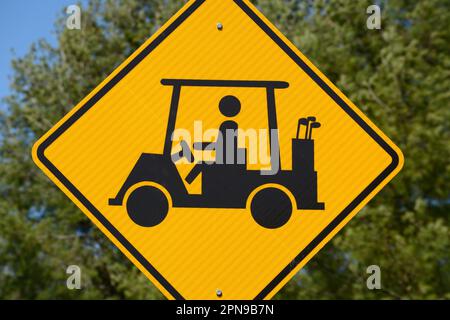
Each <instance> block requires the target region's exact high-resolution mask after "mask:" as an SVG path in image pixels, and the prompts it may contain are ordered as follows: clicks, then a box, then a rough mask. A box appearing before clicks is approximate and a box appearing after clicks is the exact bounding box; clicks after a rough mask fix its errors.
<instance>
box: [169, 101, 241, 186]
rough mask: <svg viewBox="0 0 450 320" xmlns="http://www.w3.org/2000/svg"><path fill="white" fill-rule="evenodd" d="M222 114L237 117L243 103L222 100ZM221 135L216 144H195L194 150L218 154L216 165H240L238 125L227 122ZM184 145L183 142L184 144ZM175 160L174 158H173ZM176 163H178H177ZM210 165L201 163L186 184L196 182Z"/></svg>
mask: <svg viewBox="0 0 450 320" xmlns="http://www.w3.org/2000/svg"><path fill="white" fill-rule="evenodd" d="M219 109H220V112H221V113H222V114H223V115H224V116H226V117H228V118H233V117H236V116H237V115H238V114H239V112H240V111H241V102H240V101H239V99H238V98H236V97H235V96H226V97H223V98H222V100H220V103H219ZM219 132H220V134H219V135H218V138H217V141H216V142H215V143H209V142H206V143H203V142H200V143H194V149H199V150H212V149H214V150H215V152H216V161H215V164H216V165H219V164H223V163H224V162H226V163H227V164H237V163H238V148H237V146H238V136H237V134H238V124H237V123H236V122H235V121H232V120H227V121H224V122H223V123H222V125H221V126H220V128H219ZM182 143H183V142H182ZM172 160H173V157H172ZM175 162H176V161H175ZM208 165H211V164H210V163H206V164H204V163H202V162H199V163H197V164H196V165H195V167H194V168H193V169H192V171H191V172H190V173H189V175H188V176H187V177H186V182H188V183H189V184H191V183H192V182H194V180H195V179H196V178H197V177H198V176H199V175H200V173H202V172H203V170H204V168H206V167H207V166H208Z"/></svg>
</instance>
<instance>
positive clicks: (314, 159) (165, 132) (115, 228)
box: [33, 0, 403, 299]
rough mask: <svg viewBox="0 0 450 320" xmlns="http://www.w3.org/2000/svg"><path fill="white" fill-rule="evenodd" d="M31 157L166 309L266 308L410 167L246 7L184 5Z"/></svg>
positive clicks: (218, 2)
mask: <svg viewBox="0 0 450 320" xmlns="http://www.w3.org/2000/svg"><path fill="white" fill-rule="evenodd" d="M33 158H34V160H35V162H36V163H37V164H38V166H39V167H40V168H41V169H42V170H43V171H44V172H45V173H46V174H47V175H48V176H49V177H50V179H52V180H53V181H54V182H55V183H56V184H57V185H58V187H60V188H61V189H62V190H63V191H64V192H65V193H66V194H67V195H68V196H69V197H70V198H71V199H72V200H73V201H74V202H75V203H76V204H77V205H78V206H79V207H80V209H81V210H83V212H84V213H85V214H86V215H88V216H89V218H90V219H91V220H92V221H93V222H94V223H95V224H96V225H97V226H98V227H99V228H100V229H101V230H102V231H103V232H104V233H105V234H106V235H107V236H108V237H109V238H110V239H111V241H113V242H114V243H115V244H116V245H117V246H118V247H119V248H120V249H121V250H122V251H123V253H124V254H125V255H127V257H128V258H129V259H130V260H132V261H133V263H134V264H135V265H136V266H137V267H138V268H139V269H140V270H141V271H142V272H143V273H145V274H146V276H147V277H148V278H149V279H150V280H151V281H152V282H153V283H155V284H156V286H157V287H158V288H159V289H160V290H161V291H162V292H163V293H164V294H165V295H166V296H167V297H168V298H175V299H183V298H185V299H254V298H257V299H263V298H266V299H269V298H271V297H272V296H273V295H274V294H275V293H276V292H277V291H278V290H279V289H280V288H281V287H282V286H283V285H284V284H285V283H286V282H287V281H288V280H289V279H290V278H291V277H292V276H293V275H294V274H295V273H296V272H298V271H299V270H300V268H302V267H303V266H304V265H305V264H306V263H307V262H308V260H310V259H311V258H312V257H313V256H314V255H315V254H316V253H317V252H318V251H319V250H320V249H321V248H322V247H323V246H324V245H325V244H326V243H327V242H328V241H329V240H330V239H331V238H332V237H333V236H334V235H335V234H336V233H337V232H338V231H339V230H340V229H341V228H342V227H343V226H344V225H345V224H346V223H347V222H348V221H349V220H350V219H351V218H352V217H353V216H354V215H355V214H356V213H357V212H358V211H359V210H360V209H361V208H362V207H363V206H364V205H365V204H366V203H367V202H368V201H369V200H370V199H371V198H372V197H373V196H374V195H375V194H376V193H377V192H378V191H380V189H381V188H382V187H383V186H385V185H386V183H387V182H388V181H389V180H391V179H392V178H393V177H394V176H395V174H397V173H398V172H399V171H400V168H401V166H402V164H403V157H402V154H401V152H400V150H399V149H398V148H397V147H396V146H395V145H394V144H393V143H392V142H391V141H390V140H389V138H387V137H386V136H385V135H384V134H383V133H382V132H381V131H380V130H379V129H378V128H377V127H375V125H374V124H372V122H370V120H368V119H367V118H366V117H365V116H364V115H363V114H362V112H361V111H360V110H358V109H357V107H356V106H355V105H353V104H352V102H351V101H349V100H348V98H346V97H345V96H344V95H343V94H342V93H341V92H340V91H339V90H338V89H337V88H336V87H335V86H334V85H333V84H332V83H331V82H330V81H329V80H328V79H327V78H326V77H325V76H324V75H323V74H322V73H320V71H319V70H318V69H317V68H316V67H314V66H313V65H312V63H311V62H309V60H308V59H307V58H306V57H305V56H303V55H302V54H301V53H300V52H299V51H298V50H297V49H296V48H295V47H294V46H293V45H292V44H291V43H290V42H289V41H288V40H287V39H286V38H285V37H284V36H283V35H282V34H281V33H280V32H279V31H278V30H277V29H276V28H275V27H274V26H273V25H272V24H271V23H270V22H269V21H268V20H267V19H266V18H265V17H264V16H263V15H262V14H261V13H259V12H258V11H257V9H256V8H255V7H253V5H252V4H251V3H249V2H248V1H246V0H234V1H233V0H206V1H205V0H193V1H190V2H188V3H187V4H186V6H185V7H184V8H183V9H182V10H181V11H180V12H179V13H177V14H176V15H175V16H174V17H173V18H172V19H171V20H170V21H169V22H168V23H167V24H166V25H165V26H164V27H162V28H161V30H160V31H158V32H157V33H156V34H155V35H154V36H153V37H151V38H150V39H149V40H148V41H146V42H145V43H144V44H143V45H142V47H140V48H139V49H138V50H137V51H136V52H135V53H134V54H133V55H132V56H131V57H130V58H128V59H127V60H126V61H125V62H124V63H123V64H122V65H121V66H120V67H118V68H117V70H115V71H114V72H113V73H112V74H111V75H110V76H109V77H108V78H107V79H106V80H105V81H103V82H102V83H101V84H100V85H99V86H98V87H97V88H96V89H95V90H94V91H93V92H92V93H91V94H89V95H88V96H87V97H86V98H85V99H84V100H83V101H81V102H80V103H79V104H78V105H77V106H76V107H75V108H74V109H73V110H72V111H71V112H70V113H69V114H68V115H66V116H65V117H64V118H63V119H62V120H61V121H60V122H59V123H58V124H56V125H55V127H54V128H52V129H51V130H50V131H49V132H48V133H47V134H46V135H45V136H44V137H42V138H41V139H40V140H39V141H38V142H37V143H36V145H35V147H34V149H33ZM382 231H383V230H380V233H382Z"/></svg>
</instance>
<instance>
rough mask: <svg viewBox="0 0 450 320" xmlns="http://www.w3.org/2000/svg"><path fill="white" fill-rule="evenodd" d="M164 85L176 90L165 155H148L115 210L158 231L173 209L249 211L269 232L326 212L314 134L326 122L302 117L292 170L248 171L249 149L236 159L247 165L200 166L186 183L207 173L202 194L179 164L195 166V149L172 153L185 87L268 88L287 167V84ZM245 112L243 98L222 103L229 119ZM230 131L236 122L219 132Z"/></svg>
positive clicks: (271, 119) (271, 118) (272, 126)
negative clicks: (281, 96) (282, 116)
mask: <svg viewBox="0 0 450 320" xmlns="http://www.w3.org/2000/svg"><path fill="white" fill-rule="evenodd" d="M161 83H162V84H163V85H165V86H171V87H173V92H172V101H171V107H170V114H169V121H168V126H167V132H166V137H165V145H164V152H163V154H149V153H143V154H142V155H141V157H140V158H139V160H138V161H137V163H136V165H135V166H134V168H133V170H132V171H131V173H130V174H129V176H128V178H127V179H126V181H125V183H124V184H123V186H122V187H121V188H120V190H119V192H118V193H117V195H116V197H115V198H113V199H110V200H109V205H111V206H122V205H125V206H126V209H127V212H128V215H129V216H130V218H131V219H132V220H133V221H134V222H135V223H136V224H138V225H140V226H143V227H154V226H156V225H158V224H160V223H161V222H163V221H164V219H165V218H166V216H167V214H168V212H169V209H170V207H176V208H228V209H245V208H248V209H250V211H251V214H252V216H253V218H254V220H255V221H256V222H257V223H258V224H259V225H261V226H262V227H264V228H268V229H276V228H280V227H282V226H284V225H285V224H286V223H287V222H288V221H289V219H290V218H291V215H292V212H293V208H296V209H298V210H301V209H304V210H324V208H325V205H324V203H321V202H318V200H317V172H316V171H315V168H314V140H313V139H312V130H313V129H314V128H319V127H320V123H318V122H317V121H316V119H315V118H314V117H308V118H302V119H300V120H299V122H298V128H297V135H296V137H295V138H294V139H292V170H282V169H281V168H280V169H279V170H277V171H276V172H266V173H264V172H262V171H261V170H248V169H247V164H246V153H247V150H246V149H245V148H239V147H238V146H237V144H236V152H235V155H233V157H235V159H234V160H237V158H238V157H240V159H241V161H232V162H231V163H228V162H225V163H220V164H219V163H212V164H211V163H202V162H198V163H197V164H196V165H195V167H194V169H193V170H192V171H191V172H190V173H189V175H188V176H187V177H186V178H185V181H186V182H187V183H192V181H193V180H194V179H195V178H196V177H197V176H198V175H199V174H200V173H201V176H202V194H189V192H188V190H187V189H186V186H185V184H184V183H183V180H182V179H183V178H182V177H181V176H180V174H179V172H178V170H177V168H176V164H175V163H174V162H175V161H174V159H181V158H183V157H185V158H186V159H187V160H188V161H189V162H194V163H195V159H194V157H193V155H192V152H191V150H190V147H189V146H188V145H187V144H186V143H185V142H181V146H182V151H181V152H180V153H179V154H175V155H172V154H171V151H172V139H171V138H172V133H173V132H174V129H175V125H176V119H177V112H178V106H179V100H180V92H181V89H182V88H183V87H222V88H223V87H229V88H263V89H265V90H266V94H267V108H268V127H269V130H270V132H271V133H273V134H271V135H270V139H272V140H274V141H271V146H272V150H270V151H271V155H270V156H271V162H272V163H273V161H274V157H278V159H277V161H278V162H277V163H279V164H280V165H281V162H280V152H279V151H280V148H279V138H278V125H277V114H276V102H275V92H276V91H277V90H281V89H286V88H288V87H289V84H288V83H287V82H282V81H235V80H187V79H186V80H179V79H163V80H162V81H161ZM240 107H241V106H240V102H239V99H238V98H237V97H234V96H225V97H223V98H222V100H221V102H220V104H219V108H220V111H221V112H222V114H223V115H224V116H226V117H229V118H232V117H233V116H235V115H236V114H237V113H239V111H240ZM302 125H304V126H305V127H306V133H305V135H304V137H303V138H301V137H300V127H301V126H302ZM225 129H235V123H234V122H233V121H225V122H224V123H223V125H222V126H221V128H220V129H219V130H225ZM224 145H225V144H224ZM208 146H211V143H204V142H196V143H194V146H193V147H194V149H201V150H204V149H206V148H208ZM275 148H276V149H275ZM216 151H217V150H216ZM242 159H244V160H243V161H242Z"/></svg>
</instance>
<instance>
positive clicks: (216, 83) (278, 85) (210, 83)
mask: <svg viewBox="0 0 450 320" xmlns="http://www.w3.org/2000/svg"><path fill="white" fill-rule="evenodd" d="M161 83H162V84H163V85H165V86H180V87H181V86H188V87H245V88H274V89H285V88H288V87H289V83H287V82H284V81H258V80H255V81H252V80H194V79H162V80H161Z"/></svg>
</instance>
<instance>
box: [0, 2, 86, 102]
mask: <svg viewBox="0 0 450 320" xmlns="http://www.w3.org/2000/svg"><path fill="white" fill-rule="evenodd" d="M77 2H78V0H1V2H0V40H1V41H0V98H3V97H4V96H6V95H8V93H9V77H10V76H11V73H12V72H11V63H10V61H11V59H12V58H13V57H14V54H13V53H12V51H11V50H14V51H15V55H16V56H18V57H20V56H23V55H24V54H25V53H26V52H27V51H28V49H29V48H30V45H31V44H32V43H33V42H35V41H37V40H38V39H41V38H45V39H47V40H48V41H49V42H50V43H52V44H54V43H55V42H56V36H55V34H54V32H53V30H54V24H55V21H56V18H57V17H58V15H60V14H62V13H64V11H65V8H66V7H67V6H69V5H71V4H76V3H77Z"/></svg>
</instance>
